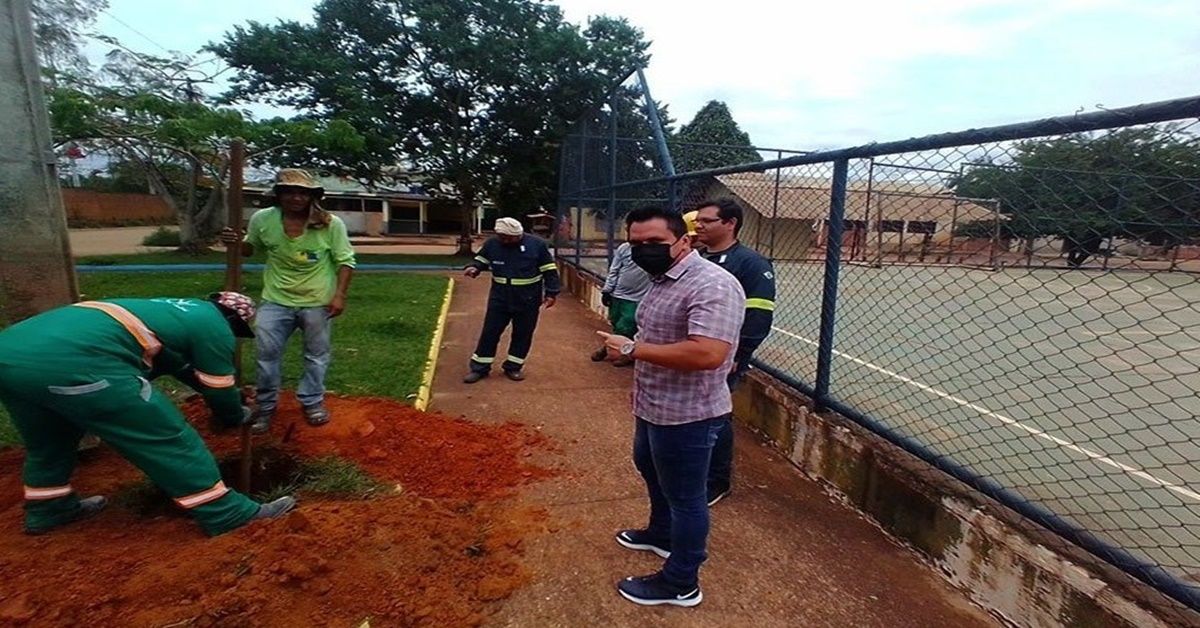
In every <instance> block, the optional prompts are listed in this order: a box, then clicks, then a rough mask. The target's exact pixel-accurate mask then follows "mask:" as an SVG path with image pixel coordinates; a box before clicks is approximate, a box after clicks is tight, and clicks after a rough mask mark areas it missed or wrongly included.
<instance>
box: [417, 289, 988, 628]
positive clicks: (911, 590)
mask: <svg viewBox="0 0 1200 628" xmlns="http://www.w3.org/2000/svg"><path fill="white" fill-rule="evenodd" d="M489 284H490V282H489V281H487V278H486V277H485V278H483V279H478V280H474V281H472V280H468V279H463V278H461V277H460V278H458V279H456V286H455V292H454V298H453V303H452V306H451V311H450V316H449V320H448V323H447V328H446V335H445V339H446V340H445V342H444V344H443V347H442V353H441V358H440V363H439V365H438V367H437V371H436V375H435V379H434V386H433V389H434V395H433V399H432V403H431V407H430V409H431V410H434V411H440V412H443V413H446V414H450V415H455V416H458V415H461V416H465V417H467V418H468V419H471V420H475V421H480V422H500V421H505V420H509V419H514V420H518V421H521V422H523V423H525V424H527V425H529V426H531V427H534V428H536V429H537V430H539V431H540V432H541V433H542V434H544V435H546V436H547V437H548V438H549V439H550V440H551V441H552V443H553V444H554V446H555V451H554V452H553V453H546V454H542V458H543V459H542V463H543V464H545V465H548V466H553V467H555V468H558V469H560V470H561V471H562V473H561V474H560V475H559V476H558V477H556V478H554V479H551V480H548V481H544V482H540V483H537V484H534V485H533V486H531V487H530V488H529V489H528V490H527V491H525V492H524V493H523V494H522V496H521V497H520V498H519V499H521V500H523V501H525V502H527V503H528V504H529V505H531V506H535V507H543V508H545V509H547V510H548V511H549V512H550V516H551V522H550V525H549V529H550V530H551V532H550V533H546V534H541V535H537V536H535V537H534V538H533V539H532V540H531V541H530V542H529V543H528V545H527V548H528V549H527V555H526V564H527V565H528V567H529V569H530V570H531V571H532V572H533V582H532V583H531V584H530V585H529V586H527V587H526V588H524V589H521V590H520V591H518V592H517V593H516V594H515V595H514V596H513V597H511V598H509V599H508V600H506V601H505V602H504V603H503V604H502V606H501V608H500V610H499V611H498V612H497V614H496V615H494V616H493V617H492V619H491V621H490V624H489V625H497V626H539V627H542V626H546V627H548V626H564V627H565V626H572V627H573V626H753V627H754V628H767V627H774V626H780V627H783V626H789V627H794V626H839V627H840V626H855V627H858V626H879V627H884V626H886V627H889V628H903V627H912V628H918V627H920V628H930V627H937V626H945V627H954V628H971V627H977V626H995V625H998V624H997V623H996V622H995V621H994V620H993V619H992V618H991V617H990V616H988V615H987V614H986V613H984V612H983V611H981V610H979V609H977V608H975V607H973V606H971V605H970V604H969V603H967V602H966V599H965V598H964V597H963V596H962V595H961V594H959V593H957V592H956V591H954V590H952V589H951V588H950V587H949V586H947V585H946V584H944V583H943V582H942V580H941V579H940V578H938V577H937V575H936V574H934V572H933V571H932V569H931V568H930V567H928V566H926V565H924V564H923V563H921V562H920V561H919V560H918V559H917V558H916V556H915V554H914V553H912V552H910V551H908V550H907V549H905V548H903V547H901V546H899V545H898V544H897V543H895V542H893V541H892V540H891V539H889V538H888V537H887V536H886V535H884V534H883V533H882V532H881V531H880V530H879V529H877V528H876V527H874V526H873V525H872V524H871V523H869V522H868V521H866V520H865V519H863V518H862V517H861V516H859V515H858V514H857V513H856V512H854V511H852V510H850V509H848V508H846V507H844V506H842V505H841V504H839V503H837V502H835V501H834V500H832V499H831V498H830V497H829V496H827V495H826V494H825V493H823V492H822V491H821V489H820V488H819V487H818V486H817V485H816V484H815V483H813V482H811V481H809V480H807V479H806V478H804V477H802V476H800V475H799V474H798V473H797V472H796V471H795V470H794V469H793V468H792V467H791V466H790V465H789V464H787V463H786V462H785V461H783V460H782V459H781V458H780V457H779V456H777V455H775V453H774V452H773V451H772V450H771V449H769V448H768V447H766V446H763V445H761V444H760V442H759V439H758V437H757V436H756V435H755V434H753V433H752V432H750V431H749V430H747V429H745V428H743V427H741V426H739V429H738V434H737V462H736V469H735V476H736V477H735V483H734V493H733V494H732V495H731V496H730V497H729V498H727V499H726V500H725V501H723V502H721V503H720V504H718V505H717V506H716V507H714V508H713V528H712V534H711V536H710V537H709V560H708V562H707V563H706V564H705V566H704V567H703V568H702V570H701V572H700V575H701V583H702V586H703V590H704V602H703V603H702V604H701V605H700V606H698V607H696V608H691V609H684V608H675V607H669V608H647V607H641V606H637V605H635V604H632V603H630V602H627V601H625V600H624V599H623V598H621V597H620V596H619V595H618V594H617V591H616V582H617V581H618V580H620V579H621V578H624V577H625V576H630V575H645V574H648V573H651V572H653V571H656V570H658V569H659V568H660V566H661V560H660V559H658V558H656V557H654V556H653V555H652V554H649V553H645V552H633V551H630V550H627V549H624V548H622V547H620V546H619V545H617V543H616V542H615V541H614V540H613V534H614V533H615V532H616V531H617V530H619V529H622V528H627V527H640V526H642V525H644V524H645V520H646V517H647V513H648V503H647V500H646V496H645V486H644V484H643V483H642V480H641V477H640V476H639V475H638V474H637V471H636V470H635V469H634V467H633V463H632V460H631V455H630V451H631V447H632V445H631V441H632V433H633V423H632V419H631V418H630V413H629V389H630V382H631V379H632V375H633V373H632V370H631V369H617V368H614V367H612V366H611V365H610V364H608V363H599V364H597V363H593V362H590V361H589V360H588V357H587V355H588V354H589V353H590V352H591V351H592V350H593V349H594V348H595V347H596V346H597V342H596V335H595V333H594V332H595V330H597V329H605V326H604V325H603V323H602V321H601V320H600V319H599V318H598V317H596V316H595V315H594V314H592V313H591V312H589V311H588V310H587V309H586V308H584V306H583V305H582V304H581V303H579V302H577V301H574V300H572V299H570V298H569V297H566V298H564V299H562V300H561V301H560V302H559V303H558V304H557V305H556V306H555V307H554V308H553V309H551V310H549V311H546V312H544V313H543V316H542V319H541V322H540V324H539V326H538V330H537V335H536V337H535V339H534V345H533V352H532V354H531V355H530V357H529V362H528V366H527V367H526V373H527V375H528V378H527V379H526V381H524V382H511V381H508V380H507V379H505V378H503V377H499V376H493V377H491V378H488V379H485V380H483V381H482V382H480V383H478V384H474V385H466V384H463V383H461V378H462V376H463V374H464V373H465V371H466V368H467V360H468V359H469V357H470V355H471V352H472V351H473V350H474V344H475V340H476V338H477V334H478V332H479V328H480V325H481V324H482V320H483V309H484V304H485V301H486V298H487V291H488V288H489ZM506 347H507V337H506V338H505V339H504V340H503V341H502V343H501V345H500V349H501V351H503V350H505V349H506ZM486 472H487V470H486V469H480V473H486Z"/></svg>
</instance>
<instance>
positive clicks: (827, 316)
mask: <svg viewBox="0 0 1200 628" xmlns="http://www.w3.org/2000/svg"><path fill="white" fill-rule="evenodd" d="M849 175H850V161H849V160H848V159H839V160H837V161H835V162H833V186H832V189H831V190H830V194H829V240H828V242H826V243H825V285H824V287H823V289H822V296H821V335H820V338H819V341H818V345H817V385H816V387H815V390H816V394H815V395H814V397H815V398H814V399H813V411H814V412H824V411H825V409H826V404H827V402H828V401H829V379H830V375H831V371H830V369H831V367H832V366H833V325H834V322H835V320H836V318H837V297H838V271H839V270H840V269H841V264H842V234H843V233H844V232H845V230H846V180H847V178H849Z"/></svg>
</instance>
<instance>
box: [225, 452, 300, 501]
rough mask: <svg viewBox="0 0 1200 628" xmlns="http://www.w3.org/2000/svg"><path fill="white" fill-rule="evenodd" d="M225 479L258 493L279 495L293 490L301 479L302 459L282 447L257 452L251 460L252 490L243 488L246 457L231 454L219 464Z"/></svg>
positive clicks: (252, 493)
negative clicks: (243, 458)
mask: <svg viewBox="0 0 1200 628" xmlns="http://www.w3.org/2000/svg"><path fill="white" fill-rule="evenodd" d="M217 468H219V469H220V470H221V479H223V480H224V481H225V485H226V486H229V487H231V488H235V487H236V488H239V489H241V490H242V492H244V493H248V494H250V495H254V496H270V497H279V496H281V495H285V494H288V493H290V492H291V491H292V490H294V489H295V487H296V485H297V484H298V483H299V481H300V459H299V458H297V457H296V456H293V455H292V454H289V453H287V452H285V451H283V450H280V449H273V448H264V449H257V450H255V451H254V454H253V457H252V458H251V462H250V490H248V491H247V490H245V489H244V488H242V485H241V484H242V479H241V478H242V457H241V456H240V455H234V456H230V457H228V458H226V459H224V460H222V461H221V462H219V463H218V464H217Z"/></svg>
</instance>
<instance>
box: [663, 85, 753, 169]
mask: <svg viewBox="0 0 1200 628" xmlns="http://www.w3.org/2000/svg"><path fill="white" fill-rule="evenodd" d="M671 140H672V141H671V152H672V153H673V157H674V160H675V170H676V171H678V172H696V171H698V170H710V169H712V168H722V167H725V166H737V165H741V164H752V163H758V162H760V161H762V155H759V154H758V151H756V150H754V149H753V148H752V146H753V145H752V144H751V143H750V135H749V134H748V133H746V132H745V131H743V130H742V128H741V127H740V126H738V123H737V122H736V121H735V120H734V119H733V114H732V113H731V112H730V111H729V106H728V105H726V104H725V103H723V102H721V101H719V100H710V101H708V103H707V104H705V105H704V106H703V107H701V108H700V111H697V112H696V115H695V117H693V118H692V121H691V122H688V123H687V124H685V125H683V127H681V128H680V129H679V133H676V134H675V136H674V137H673V138H671Z"/></svg>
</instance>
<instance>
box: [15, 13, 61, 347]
mask: <svg viewBox="0 0 1200 628" xmlns="http://www.w3.org/2000/svg"><path fill="white" fill-rule="evenodd" d="M33 41H34V40H33V17H32V14H31V12H30V0H10V1H8V2H0V325H3V324H11V323H15V322H17V321H19V320H22V319H25V318H28V317H30V316H33V315H34V314H37V313H39V312H42V311H44V310H48V309H51V308H54V307H57V306H60V305H66V304H68V303H72V302H75V301H77V300H78V299H79V289H78V287H77V284H76V280H75V266H74V262H73V260H72V258H71V243H70V240H69V239H68V237H67V217H66V211H65V210H64V209H63V201H62V192H61V191H60V190H59V186H58V172H57V168H56V161H57V160H56V158H55V155H54V151H53V148H52V141H51V137H50V121H49V119H48V116H47V113H46V102H45V97H44V95H43V94H42V82H41V72H40V69H39V67H38V60H37V52H36V51H35V49H34V44H33Z"/></svg>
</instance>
